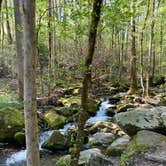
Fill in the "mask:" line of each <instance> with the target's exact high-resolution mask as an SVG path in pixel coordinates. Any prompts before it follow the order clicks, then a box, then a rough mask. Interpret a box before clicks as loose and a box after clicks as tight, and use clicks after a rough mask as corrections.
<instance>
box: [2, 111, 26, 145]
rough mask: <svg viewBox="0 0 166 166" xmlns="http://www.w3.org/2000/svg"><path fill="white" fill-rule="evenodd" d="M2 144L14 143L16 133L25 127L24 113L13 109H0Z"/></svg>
mask: <svg viewBox="0 0 166 166" xmlns="http://www.w3.org/2000/svg"><path fill="white" fill-rule="evenodd" d="M0 126H1V127H0V142H8V141H13V139H14V135H15V133H16V132H19V131H21V130H22V129H23V127H24V118H23V114H22V112H20V111H19V110H16V109H12V108H4V109H0Z"/></svg>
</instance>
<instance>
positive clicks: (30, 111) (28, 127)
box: [23, 0, 40, 166]
mask: <svg viewBox="0 0 166 166" xmlns="http://www.w3.org/2000/svg"><path fill="white" fill-rule="evenodd" d="M23 12H24V117H25V132H26V148H27V166H39V165H40V164H39V149H38V123H37V113H36V86H35V84H36V82H35V79H36V53H37V51H36V27H35V1H34V0H24V1H23Z"/></svg>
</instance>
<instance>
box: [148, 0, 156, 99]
mask: <svg viewBox="0 0 166 166" xmlns="http://www.w3.org/2000/svg"><path fill="white" fill-rule="evenodd" d="M154 10H155V0H153V2H152V17H151V30H150V41H149V56H148V69H147V76H146V96H147V97H149V95H150V83H151V81H152V79H151V76H152V75H151V70H152V65H151V63H152V56H153V49H154V23H155V22H154Z"/></svg>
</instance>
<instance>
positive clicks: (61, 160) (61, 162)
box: [56, 155, 71, 166]
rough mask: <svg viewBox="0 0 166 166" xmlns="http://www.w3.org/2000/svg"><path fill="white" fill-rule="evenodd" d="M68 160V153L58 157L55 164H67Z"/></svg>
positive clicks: (59, 165)
mask: <svg viewBox="0 0 166 166" xmlns="http://www.w3.org/2000/svg"><path fill="white" fill-rule="evenodd" d="M70 161H71V158H70V155H66V156H63V157H60V158H59V160H58V161H57V163H56V164H57V166H69V165H70Z"/></svg>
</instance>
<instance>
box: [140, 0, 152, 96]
mask: <svg viewBox="0 0 166 166" xmlns="http://www.w3.org/2000/svg"><path fill="white" fill-rule="evenodd" d="M149 5H150V0H148V1H147V11H146V16H145V18H144V23H143V27H142V30H141V32H140V69H141V87H142V94H143V96H144V95H145V87H144V81H143V80H144V74H143V66H144V65H143V40H144V30H145V27H146V22H147V19H148V15H149Z"/></svg>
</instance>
